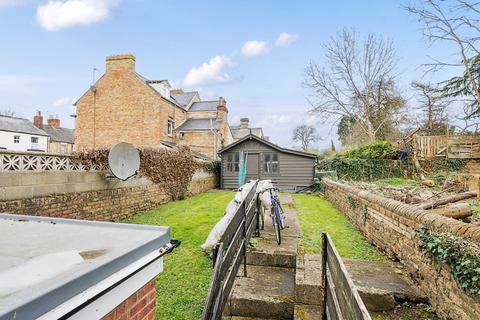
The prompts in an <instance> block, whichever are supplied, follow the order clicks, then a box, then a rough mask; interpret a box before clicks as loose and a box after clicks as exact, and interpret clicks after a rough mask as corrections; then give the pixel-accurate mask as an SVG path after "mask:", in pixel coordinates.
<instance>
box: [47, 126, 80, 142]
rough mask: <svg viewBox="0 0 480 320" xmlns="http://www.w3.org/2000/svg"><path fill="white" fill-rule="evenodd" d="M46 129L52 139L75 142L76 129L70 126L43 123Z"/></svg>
mask: <svg viewBox="0 0 480 320" xmlns="http://www.w3.org/2000/svg"><path fill="white" fill-rule="evenodd" d="M43 131H45V132H46V133H47V134H48V135H49V136H50V139H51V140H52V141H57V142H65V143H71V144H73V143H74V142H75V130H73V129H68V128H54V127H52V126H49V125H43Z"/></svg>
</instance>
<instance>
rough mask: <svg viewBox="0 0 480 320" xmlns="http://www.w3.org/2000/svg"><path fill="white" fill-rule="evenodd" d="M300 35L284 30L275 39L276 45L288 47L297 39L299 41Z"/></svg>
mask: <svg viewBox="0 0 480 320" xmlns="http://www.w3.org/2000/svg"><path fill="white" fill-rule="evenodd" d="M297 38H298V35H297V34H289V33H286V32H282V33H280V34H279V35H278V38H277V40H276V41H275V46H276V47H288V46H290V45H292V44H293V43H294V42H295V41H297Z"/></svg>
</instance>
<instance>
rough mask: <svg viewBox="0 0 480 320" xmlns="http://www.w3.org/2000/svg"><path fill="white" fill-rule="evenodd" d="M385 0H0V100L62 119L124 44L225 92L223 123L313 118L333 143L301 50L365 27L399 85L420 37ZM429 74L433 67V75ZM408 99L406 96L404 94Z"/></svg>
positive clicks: (193, 86)
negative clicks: (376, 38) (394, 59)
mask: <svg viewBox="0 0 480 320" xmlns="http://www.w3.org/2000/svg"><path fill="white" fill-rule="evenodd" d="M402 4H405V2H404V1H396V0H368V1H356V0H343V1H325V0H301V1H286V0H262V1H258V0H241V1H240V0H237V1H233V0H231V1H225V0H223V1H220V0H218V1H213V0H202V1H198V0H183V1H179V0H176V1H175V0H42V1H36V0H0V39H2V45H1V50H0V109H11V110H13V111H15V113H16V114H17V115H18V116H21V117H26V118H32V119H33V115H34V113H35V111H36V110H41V111H42V113H43V114H44V115H45V116H48V115H58V116H59V117H60V119H61V122H62V126H65V127H73V126H74V121H73V118H71V117H70V115H71V114H74V113H75V108H74V107H73V106H72V103H73V102H74V101H75V100H76V99H78V98H79V97H80V96H81V95H82V94H83V93H84V92H85V91H86V90H87V89H88V88H89V86H90V85H91V83H92V78H93V68H96V69H97V71H96V78H97V79H98V77H99V76H101V74H103V72H104V70H105V57H106V56H108V55H112V54H124V53H132V54H134V55H135V56H136V70H137V72H138V73H140V74H141V75H143V76H145V77H146V78H148V79H151V80H156V79H168V80H170V81H171V83H172V84H173V85H174V87H180V88H184V89H187V90H198V91H199V92H200V95H201V97H202V98H203V99H205V100H208V99H217V98H218V97H219V96H223V97H225V99H226V100H227V107H228V109H229V119H230V123H231V124H237V123H238V122H239V119H240V118H241V117H248V118H249V119H250V123H251V125H253V126H261V127H263V130H264V133H265V135H267V136H269V137H270V140H271V141H273V142H275V143H278V144H280V145H282V146H284V147H292V146H293V142H292V141H291V136H292V131H293V129H294V128H295V126H297V125H299V124H303V123H307V124H309V125H315V126H316V127H317V130H318V131H319V133H320V135H321V136H322V138H323V139H322V140H321V141H320V142H319V143H318V145H317V146H318V147H319V148H324V147H327V146H329V145H330V140H331V139H333V140H334V141H335V143H336V144H338V141H337V137H336V134H335V131H336V129H335V128H334V127H332V124H330V123H323V122H322V121H321V119H319V118H318V117H315V116H314V115H311V114H310V113H309V112H308V111H309V109H310V105H309V103H308V101H307V98H308V96H309V92H308V90H307V89H306V88H304V86H303V85H302V81H303V79H304V71H305V67H306V66H307V64H308V63H309V62H310V61H315V62H317V63H318V64H319V65H321V66H322V65H324V63H325V62H324V50H323V47H322V44H323V43H325V42H327V41H328V40H329V39H330V37H331V36H333V35H334V34H335V33H336V32H337V31H338V30H341V29H342V28H344V27H347V28H354V29H355V30H356V31H357V32H358V34H359V35H360V36H366V35H367V34H368V33H376V34H378V35H381V36H382V37H384V38H388V39H391V40H392V41H393V42H394V44H395V47H396V48H397V52H398V58H399V64H398V70H397V72H398V74H399V87H400V89H401V90H402V91H404V92H405V94H406V95H407V96H410V95H411V93H410V92H409V89H408V84H409V83H410V82H411V81H413V80H421V79H422V76H424V70H423V69H422V68H420V66H421V65H422V64H423V63H427V62H429V61H430V60H429V59H430V58H429V57H435V58H439V56H440V57H447V58H448V57H449V55H450V54H451V52H450V51H451V50H449V49H450V48H448V46H447V47H445V46H438V45H437V46H430V45H428V44H427V43H426V42H425V41H424V39H422V35H421V31H420V26H419V25H418V24H417V22H416V21H415V19H414V18H413V17H411V16H409V15H408V14H407V13H406V12H405V10H404V9H403V8H402V7H401V5H402ZM427 77H429V78H432V77H433V78H435V77H440V78H442V77H443V79H444V78H445V74H443V75H440V76H438V75H434V76H430V75H428V76H427ZM412 103H414V102H412Z"/></svg>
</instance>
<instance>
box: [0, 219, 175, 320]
mask: <svg viewBox="0 0 480 320" xmlns="http://www.w3.org/2000/svg"><path fill="white" fill-rule="evenodd" d="M0 234H2V241H1V242H0V279H1V282H2V286H0V319H13V318H15V319H36V318H38V317H39V316H41V315H43V314H45V313H47V312H49V311H51V310H52V309H54V308H55V307H57V306H59V305H60V304H62V303H64V302H66V301H68V300H70V299H71V298H73V297H76V296H78V295H79V294H81V293H82V292H84V291H85V290H87V289H90V288H91V289H92V290H93V288H95V286H96V285H97V286H98V284H99V283H100V282H101V281H104V280H105V279H106V278H108V277H110V276H111V275H113V274H115V273H117V272H119V271H121V270H125V268H127V267H131V266H133V265H134V264H135V265H136V263H138V262H139V260H141V259H146V258H147V257H151V255H152V253H154V252H158V249H159V248H160V247H162V246H164V245H165V244H166V243H168V242H169V241H170V228H168V227H154V226H142V225H134V224H122V223H110V222H93V221H81V220H70V219H59V218H46V217H33V216H24V215H11V214H0ZM157 257H158V255H157ZM149 259H150V258H149ZM153 259H154V258H153ZM143 263H147V262H146V261H144V262H143ZM143 266H144V265H143ZM143 266H140V265H136V267H135V268H137V269H135V268H133V267H132V270H131V272H135V271H137V270H138V268H141V267H143ZM122 272H123V271H122ZM19 273H20V274H19ZM125 276H127V275H125ZM2 277H3V278H2ZM9 280H11V281H9ZM22 280H23V281H22ZM98 290H100V289H98ZM99 293H100V292H99ZM73 307H76V306H73Z"/></svg>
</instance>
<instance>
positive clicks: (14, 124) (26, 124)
mask: <svg viewBox="0 0 480 320" xmlns="http://www.w3.org/2000/svg"><path fill="white" fill-rule="evenodd" d="M0 131H10V132H18V133H28V134H34V135H38V136H47V135H48V134H47V133H46V132H45V131H43V130H41V129H39V128H37V127H35V126H34V125H33V123H32V122H31V121H30V120H27V119H24V118H17V117H11V116H2V115H0Z"/></svg>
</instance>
